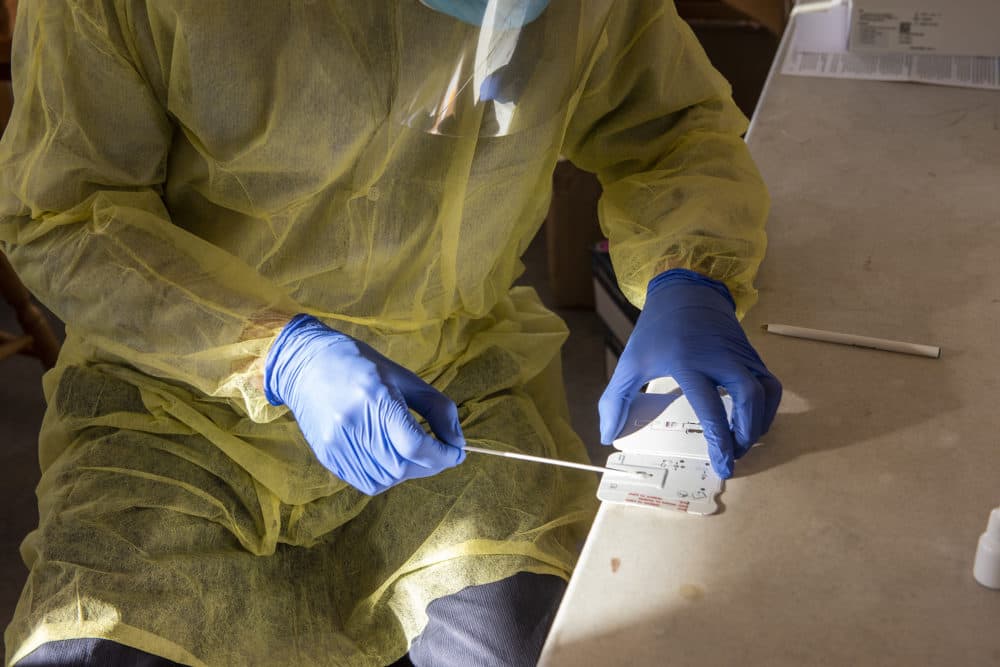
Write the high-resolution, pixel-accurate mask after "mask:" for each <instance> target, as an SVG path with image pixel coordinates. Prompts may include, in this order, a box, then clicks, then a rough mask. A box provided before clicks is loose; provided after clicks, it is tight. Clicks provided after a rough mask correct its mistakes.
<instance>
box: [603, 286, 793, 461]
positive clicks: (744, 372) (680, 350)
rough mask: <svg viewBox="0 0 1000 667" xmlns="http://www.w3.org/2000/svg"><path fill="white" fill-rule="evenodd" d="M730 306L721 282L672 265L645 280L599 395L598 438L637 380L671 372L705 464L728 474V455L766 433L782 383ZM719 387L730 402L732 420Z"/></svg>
mask: <svg viewBox="0 0 1000 667" xmlns="http://www.w3.org/2000/svg"><path fill="white" fill-rule="evenodd" d="M735 311H736V307H735V304H734V303H733V300H732V297H731V296H730V294H729V290H728V289H727V288H726V286H725V285H723V284H722V283H720V282H718V281H715V280H712V279H710V278H707V277H705V276H703V275H701V274H699V273H695V272H694V271H687V270H684V269H671V270H670V271H666V272H664V273H661V274H660V275H659V276H657V277H656V278H654V279H653V280H652V281H650V283H649V286H648V287H647V291H646V304H645V307H644V308H643V309H642V313H640V315H639V320H638V321H637V322H636V325H635V329H634V330H633V331H632V335H631V336H630V337H629V340H628V344H627V345H626V346H625V350H624V351H623V352H622V355H621V358H620V359H619V360H618V366H617V367H616V368H615V372H614V374H613V375H612V377H611V381H610V382H609V383H608V386H607V389H605V391H604V394H603V395H602V396H601V400H600V404H599V410H600V416H601V442H602V443H604V444H606V445H607V444H611V442H612V441H613V440H614V439H615V437H616V436H617V435H618V433H619V432H620V431H621V430H622V428H623V426H624V423H625V418H626V416H627V414H628V409H629V405H630V404H631V403H632V399H633V398H634V397H635V395H636V394H637V393H638V391H639V389H640V388H642V386H643V385H644V384H646V383H647V382H649V381H650V380H653V379H656V378H659V377H665V376H671V377H673V378H674V380H675V381H676V382H677V384H678V385H680V388H681V391H683V392H684V396H685V398H687V400H688V402H690V403H691V407H692V408H693V409H694V411H695V414H696V415H698V420H699V421H700V422H701V425H702V428H703V429H704V433H705V439H706V440H707V441H708V454H709V458H710V459H711V462H712V468H713V469H714V470H715V472H716V474H717V475H718V476H719V477H721V478H722V479H727V478H729V477H731V476H732V474H733V462H734V460H735V459H738V458H740V457H741V456H743V455H744V454H745V453H746V452H747V451H749V449H750V447H752V446H753V444H754V443H755V442H757V440H758V438H760V437H761V436H762V435H764V434H765V433H766V432H767V430H768V428H770V426H771V422H772V421H773V420H774V415H775V413H777V411H778V404H779V403H780V402H781V383H780V382H779V381H778V379H777V378H776V377H774V375H772V374H771V372H770V371H768V370H767V367H766V366H764V362H763V361H761V359H760V356H758V354H757V351H756V350H754V349H753V347H752V346H751V345H750V341H748V340H747V337H746V334H745V333H744V332H743V328H742V327H741V326H740V323H739V321H738V320H737V319H736V312H735ZM718 387H722V388H723V389H725V390H726V391H727V392H728V393H729V395H730V397H731V398H732V400H733V410H732V425H731V426H730V423H729V419H728V418H727V417H726V410H725V407H724V406H723V404H722V399H721V398H720V396H719V391H718Z"/></svg>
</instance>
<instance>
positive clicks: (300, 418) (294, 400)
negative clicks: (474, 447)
mask: <svg viewBox="0 0 1000 667" xmlns="http://www.w3.org/2000/svg"><path fill="white" fill-rule="evenodd" d="M264 395H265V396H266V397H267V400H268V401H270V402H271V404H272V405H281V404H285V405H287V406H288V408H289V409H290V410H291V411H292V414H293V415H294V416H295V420H296V421H297V422H298V425H299V429H301V431H302V435H303V436H305V439H306V441H307V442H308V443H309V446H310V447H311V448H312V450H313V452H314V453H315V454H316V458H318V459H319V461H320V463H322V464H323V465H324V466H325V467H326V468H327V469H329V470H330V471H331V472H332V473H333V474H335V475H336V476H337V477H339V478H340V479H342V480H344V481H345V482H347V483H348V484H350V485H351V486H353V487H355V488H356V489H358V490H359V491H361V492H363V493H366V494H368V495H375V494H377V493H381V492H382V491H385V490H386V489H388V488H389V487H391V486H393V485H394V484H398V483H399V482H401V481H403V480H406V479H413V478H417V477H429V476H431V475H434V474H436V473H438V472H441V471H442V470H444V469H446V468H450V467H452V466H455V465H458V464H459V463H461V462H462V461H464V460H465V450H464V449H463V448H464V447H465V438H464V436H463V435H462V428H461V426H460V425H459V422H458V409H457V408H456V407H455V404H454V403H453V402H452V401H451V400H450V399H449V398H448V397H447V396H445V395H444V394H442V393H441V392H439V391H438V390H437V389H435V388H434V387H432V386H431V385H429V384H427V383H426V382H424V381H423V380H421V379H420V378H419V377H417V375H415V374H414V373H412V372H410V371H408V370H407V369H405V368H403V367H402V366H400V365H399V364H396V363H394V362H392V361H390V360H389V359H387V358H385V357H384V356H382V355H381V354H379V353H378V352H376V351H375V350H374V349H372V348H371V347H370V346H369V345H366V344H365V343H363V342H361V341H359V340H356V339H354V338H352V337H350V336H348V335H346V334H343V333H340V332H339V331H335V330H334V329H331V328H330V327H328V326H326V325H325V324H323V323H322V322H320V321H319V320H317V319H316V318H314V317H311V316H309V315H297V316H295V317H294V318H292V320H291V321H290V322H289V323H288V324H287V325H286V326H285V328H284V329H282V331H281V333H280V334H279V335H278V338H277V340H275V342H274V343H273V344H272V345H271V349H270V351H269V352H268V355H267V359H266V361H265V364H264ZM410 408H412V409H413V410H415V411H416V412H417V413H419V414H420V415H422V416H423V417H424V418H425V419H426V420H427V423H428V424H429V425H430V427H431V430H433V431H434V433H435V435H437V437H438V438H439V439H435V438H434V437H432V436H431V435H428V434H427V433H426V432H425V431H424V429H423V428H421V426H420V423H419V422H418V421H417V420H416V418H414V416H413V415H412V414H410V411H409V409H410Z"/></svg>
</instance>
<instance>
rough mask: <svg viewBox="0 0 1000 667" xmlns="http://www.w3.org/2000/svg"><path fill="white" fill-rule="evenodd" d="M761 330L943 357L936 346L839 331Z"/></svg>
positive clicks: (772, 327)
mask: <svg viewBox="0 0 1000 667" xmlns="http://www.w3.org/2000/svg"><path fill="white" fill-rule="evenodd" d="M761 328H762V329H763V330H764V331H766V332H768V333H773V334H778V335H780V336H792V337H793V338H805V339H806V340H818V341H822V342H824V343H836V344H838V345H853V346H854V347H867V348H870V349H873V350H885V351H886V352H899V353H901V354H915V355H917V356H918V357H930V358H931V359H938V358H940V357H941V348H940V347H937V346H935V345H919V344H917V343H904V342H902V341H898V340H886V339H885V338H872V337H870V336H856V335H854V334H847V333H839V332H837V331H823V330H821V329H807V328H806V327H793V326H790V325H788V324H765V325H764V326H762V327H761Z"/></svg>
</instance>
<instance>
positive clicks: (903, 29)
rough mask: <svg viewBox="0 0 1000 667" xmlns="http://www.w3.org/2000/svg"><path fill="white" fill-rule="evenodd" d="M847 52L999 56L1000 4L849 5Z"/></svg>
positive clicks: (930, 0)
mask: <svg viewBox="0 0 1000 667" xmlns="http://www.w3.org/2000/svg"><path fill="white" fill-rule="evenodd" d="M848 50H850V51H854V52H856V53H909V54H919V55H926V54H939V55H949V56H991V57H1000V2H998V1H997V0H851V17H850V29H849V36H848Z"/></svg>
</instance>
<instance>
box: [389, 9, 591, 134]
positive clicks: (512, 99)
mask: <svg viewBox="0 0 1000 667" xmlns="http://www.w3.org/2000/svg"><path fill="white" fill-rule="evenodd" d="M421 2H423V4H424V5H426V6H427V7H431V8H433V9H435V10H436V11H433V12H432V11H428V10H427V9H426V8H425V7H419V6H418V7H417V8H418V9H420V10H423V11H422V14H423V16H421V17H420V20H419V22H418V23H417V24H416V25H413V26H411V28H412V29H410V30H407V31H406V32H405V33H404V34H401V35H399V36H398V39H399V40H400V41H401V43H402V46H403V48H402V49H401V54H402V55H401V57H400V59H399V60H400V62H399V65H398V67H399V72H398V73H399V82H398V88H397V93H398V97H397V100H396V105H395V112H394V115H395V120H396V122H398V123H400V124H402V125H405V126H407V127H409V128H412V129H414V130H419V131H422V132H426V133H428V134H437V135H443V136H452V137H465V136H470V135H472V136H483V137H498V136H505V135H509V134H514V133H516V132H520V131H522V130H525V129H530V128H531V127H533V126H535V125H536V124H537V123H538V122H539V121H540V119H543V118H546V117H551V115H552V114H553V113H554V112H555V111H556V110H557V109H558V108H559V107H560V106H561V105H562V104H564V103H565V102H566V99H565V98H566V95H567V94H568V92H567V93H566V94H563V91H564V90H565V91H568V90H569V89H570V88H571V86H569V85H567V84H568V82H567V81H566V80H565V77H566V75H568V74H570V73H571V72H569V71H567V67H566V66H567V65H572V63H573V61H574V59H575V57H576V52H575V50H576V46H577V45H576V43H575V39H574V42H573V43H572V44H563V43H560V42H561V41H566V40H565V39H563V40H560V39H558V35H559V34H563V35H565V34H566V33H567V31H565V30H563V31H557V30H554V21H553V20H552V18H553V17H552V16H551V14H553V13H554V12H553V10H554V8H553V7H548V4H549V3H548V2H543V1H539V0H481V1H479V2H475V1H473V2H467V3H454V2H441V1H440V0H421ZM564 4H573V5H575V4H577V3H575V2H573V3H564ZM441 5H447V6H448V9H447V10H446V9H442V8H441ZM459 5H461V8H460V9H461V11H457V10H456V7H457V6H459ZM449 10H456V11H449ZM479 17H481V19H480V18H479ZM568 32H569V33H571V34H572V36H573V37H574V38H575V31H568ZM558 61H564V62H562V64H561V65H560V63H559V62H558ZM557 73H560V74H559V75H558V77H557V78H560V79H562V80H561V81H551V82H547V81H546V78H553V77H556V75H557Z"/></svg>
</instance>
